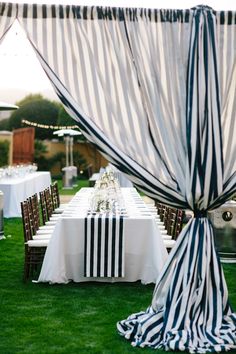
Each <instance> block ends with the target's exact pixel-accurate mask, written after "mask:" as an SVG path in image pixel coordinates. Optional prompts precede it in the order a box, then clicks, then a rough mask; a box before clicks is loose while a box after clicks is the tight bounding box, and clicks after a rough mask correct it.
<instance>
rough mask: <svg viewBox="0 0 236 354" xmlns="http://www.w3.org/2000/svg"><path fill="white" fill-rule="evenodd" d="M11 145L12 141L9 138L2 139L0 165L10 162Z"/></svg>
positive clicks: (0, 143) (0, 142)
mask: <svg viewBox="0 0 236 354" xmlns="http://www.w3.org/2000/svg"><path fill="white" fill-rule="evenodd" d="M9 146H10V143H9V141H8V140H3V141H0V151H1V154H0V166H5V165H7V164H8V156H9Z"/></svg>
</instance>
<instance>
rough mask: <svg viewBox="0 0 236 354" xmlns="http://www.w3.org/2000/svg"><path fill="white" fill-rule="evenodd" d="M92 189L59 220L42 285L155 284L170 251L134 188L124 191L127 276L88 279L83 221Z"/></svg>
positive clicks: (82, 192) (83, 191)
mask: <svg viewBox="0 0 236 354" xmlns="http://www.w3.org/2000/svg"><path fill="white" fill-rule="evenodd" d="M91 190H92V188H83V189H81V190H80V192H78V193H77V194H76V196H75V197H74V198H73V199H72V201H71V203H70V204H69V206H68V208H67V209H66V210H65V211H64V213H63V214H62V216H61V218H60V219H59V220H58V221H57V224H56V227H55V229H54V233H53V235H52V238H51V240H50V243H49V245H48V248H47V251H46V254H45V258H44V262H43V266H42V269H41V273H40V276H39V279H38V281H39V282H50V283H68V282H69V281H71V280H73V281H74V282H83V281H109V282H113V281H129V282H133V281H137V280H141V281H142V283H144V284H147V283H151V282H153V283H155V282H156V279H157V277H158V275H159V273H160V270H161V269H162V267H163V265H164V263H165V261H166V258H167V251H166V248H165V246H164V244H163V241H162V237H161V235H160V232H159V230H158V226H157V224H156V223H155V219H154V217H153V216H152V215H151V214H150V213H149V211H148V209H147V207H146V205H145V203H144V202H143V201H142V199H141V198H140V197H139V195H138V193H137V192H136V190H135V189H134V188H122V193H123V196H124V198H125V206H126V210H127V214H128V216H127V217H125V218H124V240H125V241H124V242H125V277H124V278H85V277H84V276H83V274H84V218H85V216H86V212H87V207H88V200H89V195H90V193H91Z"/></svg>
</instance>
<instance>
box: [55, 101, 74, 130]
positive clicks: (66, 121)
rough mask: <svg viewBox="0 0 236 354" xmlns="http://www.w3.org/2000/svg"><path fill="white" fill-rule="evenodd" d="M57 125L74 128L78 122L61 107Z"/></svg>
mask: <svg viewBox="0 0 236 354" xmlns="http://www.w3.org/2000/svg"><path fill="white" fill-rule="evenodd" d="M57 125H60V126H72V125H76V121H75V120H74V119H73V118H71V116H70V115H69V114H68V113H67V112H66V110H65V108H64V107H63V106H62V105H61V107H60V110H59V112H58V119H57Z"/></svg>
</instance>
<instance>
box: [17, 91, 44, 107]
mask: <svg viewBox="0 0 236 354" xmlns="http://www.w3.org/2000/svg"><path fill="white" fill-rule="evenodd" d="M42 99H43V96H42V95H41V94H40V93H35V94H32V93H31V94H29V95H27V96H25V97H24V98H22V100H20V101H18V102H16V105H17V106H18V107H22V106H24V105H25V104H26V103H29V102H32V101H38V100H42Z"/></svg>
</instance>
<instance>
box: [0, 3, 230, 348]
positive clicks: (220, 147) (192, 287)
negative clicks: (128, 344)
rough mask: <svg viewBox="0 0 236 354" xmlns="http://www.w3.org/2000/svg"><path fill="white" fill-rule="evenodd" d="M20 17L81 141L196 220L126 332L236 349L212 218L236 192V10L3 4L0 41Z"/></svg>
mask: <svg viewBox="0 0 236 354" xmlns="http://www.w3.org/2000/svg"><path fill="white" fill-rule="evenodd" d="M16 18H17V19H18V21H19V23H20V24H21V26H22V27H23V28H24V30H25V31H26V33H27V36H28V39H29V40H30V42H31V44H32V46H33V48H34V49H35V51H36V53H37V56H38V58H39V60H40V62H41V64H42V67H43V68H44V70H45V72H46V74H47V75H48V77H49V79H50V80H51V82H52V84H53V85H54V88H55V91H56V92H57V94H58V96H59V97H60V99H61V101H62V102H63V103H64V105H65V107H66V109H67V110H68V112H69V113H70V114H71V116H72V117H73V118H74V119H75V120H77V121H78V124H79V127H80V129H81V131H82V132H83V133H84V135H85V136H86V137H87V138H88V139H89V140H90V141H92V142H93V143H94V144H95V145H97V147H98V148H99V149H100V151H101V152H102V153H103V154H104V155H105V156H106V157H107V158H108V160H110V161H111V162H112V163H113V164H114V165H115V166H116V167H118V168H119V169H120V170H121V171H123V172H124V173H126V174H129V176H130V177H129V178H130V179H131V180H132V182H133V183H134V184H135V185H136V186H137V187H139V188H140V189H142V190H143V191H145V193H146V194H148V195H150V196H151V197H153V198H156V199H158V200H159V201H161V202H164V203H166V204H168V205H174V206H177V207H180V208H190V209H192V210H193V211H194V216H195V217H194V218H193V220H191V221H190V223H189V224H188V225H187V226H186V227H185V228H184V230H183V232H182V233H181V235H180V236H179V238H178V242H177V244H176V247H175V248H174V249H173V250H172V252H171V254H170V257H169V260H168V262H167V264H166V266H165V269H163V272H162V274H161V275H160V277H159V279H158V280H157V284H156V288H155V291H154V294H153V300H152V305H151V306H150V307H149V308H148V309H147V311H146V312H141V313H137V314H134V315H131V316H130V317H129V318H128V319H127V320H123V321H120V322H119V323H118V330H119V332H120V334H122V335H124V336H125V337H126V338H127V339H130V340H131V341H132V342H133V344H134V345H137V346H150V347H153V348H164V349H165V350H169V349H174V350H177V349H179V350H184V349H186V350H189V351H190V352H199V353H202V352H206V351H222V350H228V349H231V348H233V347H235V345H236V315H235V313H233V311H232V309H231V307H230V305H229V303H228V293H227V286H226V283H225V280H224V275H223V272H222V268H221V265H220V262H219V259H218V257H217V254H216V251H215V248H214V238H213V230H212V227H211V225H210V223H209V221H208V219H207V218H206V211H207V210H210V209H214V208H216V207H218V206H219V205H221V204H222V203H223V202H224V201H226V200H227V199H228V198H230V196H231V195H233V194H234V193H235V192H236V159H235V156H236V155H235V152H236V140H235V139H233V136H234V135H235V129H236V127H235V121H236V120H235V108H236V93H235V83H236V13H235V12H231V11H228V12H226V11H225V12H223V11H218V12H216V11H214V10H212V9H210V8H208V7H206V6H199V7H196V8H193V9H191V10H183V11H182V10H155V9H154V10H151V9H131V8H130V9H129V8H126V9H122V8H109V7H106V8H101V7H91V8H90V7H79V6H60V5H59V6H55V5H35V4H34V5H17V4H5V3H2V4H1V5H0V40H2V38H3V37H4V35H5V34H6V32H7V31H8V30H9V28H10V27H11V25H12V23H13V22H14V20H15V19H16ZM55 43H57V45H55Z"/></svg>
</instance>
